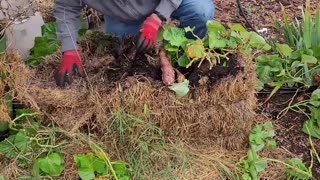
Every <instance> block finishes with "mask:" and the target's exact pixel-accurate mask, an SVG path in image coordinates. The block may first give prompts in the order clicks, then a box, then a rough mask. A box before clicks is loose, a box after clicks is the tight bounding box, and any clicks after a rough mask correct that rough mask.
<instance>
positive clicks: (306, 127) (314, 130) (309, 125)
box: [303, 120, 320, 139]
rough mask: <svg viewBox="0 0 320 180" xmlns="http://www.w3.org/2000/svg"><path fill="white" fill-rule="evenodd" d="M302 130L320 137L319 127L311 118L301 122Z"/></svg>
mask: <svg viewBox="0 0 320 180" xmlns="http://www.w3.org/2000/svg"><path fill="white" fill-rule="evenodd" d="M303 132H304V133H306V134H309V135H311V136H312V137H315V138H318V139H320V127H319V126H318V125H317V123H316V122H314V121H313V120H308V121H305V122H304V124H303Z"/></svg>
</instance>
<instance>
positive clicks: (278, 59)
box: [257, 0, 320, 97]
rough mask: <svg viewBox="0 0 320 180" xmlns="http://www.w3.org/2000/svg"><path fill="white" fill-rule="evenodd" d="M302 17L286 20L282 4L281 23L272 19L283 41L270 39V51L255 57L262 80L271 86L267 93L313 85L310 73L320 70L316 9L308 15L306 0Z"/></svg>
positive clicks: (319, 20)
mask: <svg viewBox="0 0 320 180" xmlns="http://www.w3.org/2000/svg"><path fill="white" fill-rule="evenodd" d="M302 13H303V21H302V22H300V21H298V20H297V19H295V21H293V22H290V21H289V19H288V16H287V14H286V12H285V10H284V8H283V6H282V17H283V21H284V25H281V24H280V23H279V22H276V24H275V26H276V28H277V29H278V30H279V31H280V32H282V33H283V36H284V40H285V44H279V43H276V42H275V41H274V40H273V41H271V42H272V43H271V44H272V46H273V50H274V51H275V53H274V54H271V55H262V56H260V57H258V58H257V73H258V77H259V79H260V81H261V82H260V83H259V84H260V86H259V88H258V89H260V90H261V89H263V87H262V86H261V85H262V84H268V85H271V86H273V87H274V90H273V91H272V92H271V95H270V97H271V96H272V95H273V94H274V93H275V92H276V91H277V90H278V89H279V88H280V87H281V86H287V87H300V86H305V87H310V86H313V85H315V84H314V83H315V79H314V78H313V75H314V74H319V73H320V67H319V59H320V43H319V42H320V30H319V29H320V9H318V10H317V12H316V15H315V18H314V19H313V18H312V17H311V13H310V1H309V0H308V1H307V3H306V9H305V11H303V12H302Z"/></svg>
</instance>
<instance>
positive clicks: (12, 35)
mask: <svg viewBox="0 0 320 180" xmlns="http://www.w3.org/2000/svg"><path fill="white" fill-rule="evenodd" d="M43 24H44V21H43V18H42V16H41V15H40V13H39V12H36V13H35V15H34V16H30V17H28V18H26V19H23V20H20V21H15V22H14V24H12V25H11V26H10V27H9V28H8V30H7V32H6V34H7V38H8V40H7V49H8V50H16V51H18V52H19V54H20V56H21V58H22V59H23V60H25V59H26V58H27V57H28V56H29V54H30V49H31V48H32V47H33V46H34V39H35V37H37V36H41V35H42V34H41V26H42V25H43Z"/></svg>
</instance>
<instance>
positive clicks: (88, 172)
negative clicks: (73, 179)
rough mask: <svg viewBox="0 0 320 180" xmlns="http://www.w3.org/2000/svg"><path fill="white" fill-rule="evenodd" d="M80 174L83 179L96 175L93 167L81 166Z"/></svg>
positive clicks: (86, 179) (92, 177) (88, 179)
mask: <svg viewBox="0 0 320 180" xmlns="http://www.w3.org/2000/svg"><path fill="white" fill-rule="evenodd" d="M78 174H79V176H80V178H81V179H82V180H92V179H94V178H95V177H96V175H95V174H94V170H93V168H92V167H91V168H90V167H80V168H78Z"/></svg>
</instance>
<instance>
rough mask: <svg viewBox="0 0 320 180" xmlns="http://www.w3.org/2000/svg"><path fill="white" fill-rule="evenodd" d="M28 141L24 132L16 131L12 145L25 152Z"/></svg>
mask: <svg viewBox="0 0 320 180" xmlns="http://www.w3.org/2000/svg"><path fill="white" fill-rule="evenodd" d="M28 143H29V138H28V137H27V136H26V134H25V132H22V131H20V132H18V134H16V136H15V138H14V145H15V146H16V147H17V148H18V149H19V150H20V151H21V152H26V151H27V147H28Z"/></svg>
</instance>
